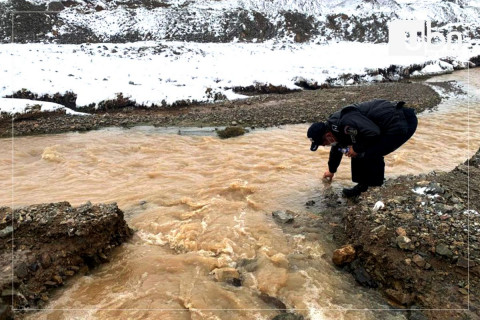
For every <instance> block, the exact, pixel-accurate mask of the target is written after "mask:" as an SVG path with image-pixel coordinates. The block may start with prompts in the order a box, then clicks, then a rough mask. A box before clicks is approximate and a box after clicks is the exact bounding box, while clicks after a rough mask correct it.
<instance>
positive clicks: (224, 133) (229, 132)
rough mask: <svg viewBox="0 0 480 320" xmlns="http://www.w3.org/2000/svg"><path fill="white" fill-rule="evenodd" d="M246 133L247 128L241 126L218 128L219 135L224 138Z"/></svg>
mask: <svg viewBox="0 0 480 320" xmlns="http://www.w3.org/2000/svg"><path fill="white" fill-rule="evenodd" d="M245 133H246V131H245V129H244V128H243V127H240V126H234V127H226V128H225V129H224V130H218V131H217V135H218V136H219V137H220V138H222V139H227V138H233V137H238V136H241V135H244V134H245Z"/></svg>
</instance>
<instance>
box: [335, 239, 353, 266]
mask: <svg viewBox="0 0 480 320" xmlns="http://www.w3.org/2000/svg"><path fill="white" fill-rule="evenodd" d="M354 259H355V248H354V247H353V246H352V245H350V244H347V245H344V246H342V247H341V248H339V249H336V250H335V251H333V256H332V262H333V263H334V264H335V265H337V266H342V265H344V264H346V263H350V262H352V261H353V260H354Z"/></svg>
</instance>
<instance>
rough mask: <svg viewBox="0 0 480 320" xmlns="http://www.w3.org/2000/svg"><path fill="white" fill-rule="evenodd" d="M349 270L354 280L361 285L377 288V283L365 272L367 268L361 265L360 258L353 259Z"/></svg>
mask: <svg viewBox="0 0 480 320" xmlns="http://www.w3.org/2000/svg"><path fill="white" fill-rule="evenodd" d="M349 268H350V272H351V273H352V275H353V277H354V278H355V280H356V281H357V282H358V283H359V284H360V285H362V286H364V287H367V288H377V287H378V285H377V283H376V282H375V280H373V278H372V277H371V276H370V274H369V273H368V272H367V270H366V269H365V268H364V267H363V266H362V264H361V262H360V260H358V259H357V260H355V261H354V262H353V263H351V264H350V265H349Z"/></svg>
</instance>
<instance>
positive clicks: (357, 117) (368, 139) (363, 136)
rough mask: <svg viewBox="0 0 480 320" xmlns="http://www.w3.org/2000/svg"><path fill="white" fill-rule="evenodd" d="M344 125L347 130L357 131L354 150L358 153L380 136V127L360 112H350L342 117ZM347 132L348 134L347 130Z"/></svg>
mask: <svg viewBox="0 0 480 320" xmlns="http://www.w3.org/2000/svg"><path fill="white" fill-rule="evenodd" d="M342 127H343V128H344V129H345V130H353V131H354V132H355V131H356V134H355V135H354V136H355V143H353V150H355V152H357V153H362V152H365V150H366V149H367V148H368V147H369V146H371V145H372V144H374V143H375V142H376V141H377V140H378V138H379V137H380V133H381V131H380V128H379V127H378V126H377V125H376V124H375V123H374V122H373V121H371V120H370V119H368V118H367V117H366V116H364V115H362V114H361V113H360V112H350V113H349V114H348V115H346V116H345V117H344V119H342ZM345 134H348V133H347V132H345Z"/></svg>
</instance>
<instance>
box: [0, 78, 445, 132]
mask: <svg viewBox="0 0 480 320" xmlns="http://www.w3.org/2000/svg"><path fill="white" fill-rule="evenodd" d="M375 98H378V99H388V100H403V101H406V102H407V104H408V105H409V106H410V107H413V108H415V109H416V110H417V111H423V110H425V109H430V108H433V107H434V106H436V105H437V104H438V103H439V102H440V97H439V96H438V94H437V93H436V92H435V91H434V90H433V89H432V88H431V87H429V86H427V85H424V84H421V83H408V82H402V83H379V84H371V85H362V86H352V87H344V88H331V89H322V90H314V91H301V92H294V93H289V94H283V95H282V94H269V95H262V96H256V97H251V98H248V99H245V100H237V101H227V102H221V103H215V104H203V105H196V106H188V107H175V108H156V109H142V108H137V109H134V108H124V109H121V110H118V111H111V112H99V113H95V114H93V115H91V116H84V117H82V116H68V115H65V114H60V115H59V114H53V115H51V116H49V117H42V116H39V115H38V114H32V115H31V117H25V116H23V117H22V118H19V119H16V120H15V121H14V122H13V128H14V134H15V136H20V135H32V134H44V133H59V132H67V131H86V130H93V129H100V128H103V127H109V126H123V127H131V126H134V125H153V126H195V127H203V126H209V127H216V126H229V125H231V124H232V123H233V122H235V123H237V124H238V125H241V126H244V127H253V128H255V127H270V126H277V125H283V124H292V123H311V122H315V121H320V120H322V119H325V118H326V117H328V116H329V115H330V114H331V113H333V112H334V111H336V110H337V109H339V108H341V107H343V106H345V105H348V104H351V103H356V102H361V101H366V100H370V99H375ZM11 136H12V121H11V119H3V121H2V120H1V119H0V137H11Z"/></svg>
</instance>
